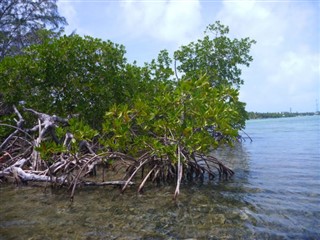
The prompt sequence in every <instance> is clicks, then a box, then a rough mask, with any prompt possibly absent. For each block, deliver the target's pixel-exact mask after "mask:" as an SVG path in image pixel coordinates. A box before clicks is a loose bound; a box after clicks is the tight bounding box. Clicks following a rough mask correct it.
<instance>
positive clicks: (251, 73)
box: [218, 1, 319, 111]
mask: <svg viewBox="0 0 320 240" xmlns="http://www.w3.org/2000/svg"><path fill="white" fill-rule="evenodd" d="M316 11H317V10H316V9H313V6H312V5H311V4H308V3H297V4H292V3H290V2H274V3H270V2H269V3H266V2H261V1H244V2H233V1H224V2H223V6H222V8H221V10H220V12H219V13H218V18H219V19H221V21H222V22H223V23H224V24H226V25H229V26H230V30H231V34H233V35H235V36H236V37H246V36H249V37H250V38H252V39H255V40H257V44H256V46H254V47H253V48H252V55H253V57H254V62H253V64H252V65H251V67H250V69H248V70H245V71H244V73H245V74H244V75H243V77H244V80H245V86H243V88H242V89H241V97H242V99H243V101H245V102H247V103H248V110H256V111H282V110H288V109H289V108H290V107H292V108H293V109H297V110H298V111H306V110H314V109H313V107H314V106H313V105H314V101H315V99H316V98H317V97H319V95H318V94H319V47H317V46H319V45H315V43H314V42H315V41H314V39H316V38H317V35H316V33H317V30H316V29H319V23H316V19H317V16H316ZM318 34H319V33H318Z"/></svg>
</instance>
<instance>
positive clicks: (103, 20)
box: [58, 0, 320, 112]
mask: <svg viewBox="0 0 320 240" xmlns="http://www.w3.org/2000/svg"><path fill="white" fill-rule="evenodd" d="M58 7H59V12H60V14H61V15H62V16H64V17H66V18H67V21H68V23H69V25H68V26H67V27H66V32H67V33H71V32H72V31H74V30H76V33H78V34H80V35H90V36H93V37H97V38H102V39H103V40H107V39H110V40H111V41H113V42H116V43H120V44H123V45H124V46H125V47H126V50H127V56H126V57H127V59H128V61H129V62H132V61H133V60H137V61H138V64H141V65H142V64H143V63H144V62H149V61H150V60H151V59H153V58H156V57H157V55H158V53H159V51H160V50H162V49H167V50H168V51H169V52H170V53H171V54H173V52H174V51H175V50H177V49H178V48H179V46H181V45H182V44H187V43H189V42H191V41H195V40H197V39H198V38H200V37H202V36H203V31H204V30H205V27H206V26H207V25H208V24H211V23H214V22H215V21H217V20H220V21H221V23H222V24H224V25H227V26H229V28H230V37H232V38H234V37H236V38H242V37H250V38H251V39H254V40H256V41H257V44H256V45H254V46H253V48H252V52H251V54H252V56H253V57H254V61H253V63H252V64H251V66H250V67H249V68H247V69H244V70H243V79H244V81H245V84H244V85H243V86H242V87H241V90H240V96H241V100H242V101H244V102H246V103H247V110H248V111H259V112H278V111H290V109H291V110H292V111H293V112H296V111H298V112H306V111H315V110H316V102H317V101H318V102H319V108H320V1H319V0H313V1H312V0H310V1H308V0H302V1H299V0H298V1H295V0H291V1H290V0H274V1H273V0H264V1H263V0H259V1H258V0H257V1H254V0H243V1H236V0H232V1H230V0H224V1H220V0H202V1H201V0H180V1H179V0H154V1H152V0H149V1H142V0H140V1H138V0H136V1H134V0H133V1H121V0H119V1H110V0H109V1H108V0H97V1H95V0H84V1H80V0H59V1H58ZM171 56H172V55H171Z"/></svg>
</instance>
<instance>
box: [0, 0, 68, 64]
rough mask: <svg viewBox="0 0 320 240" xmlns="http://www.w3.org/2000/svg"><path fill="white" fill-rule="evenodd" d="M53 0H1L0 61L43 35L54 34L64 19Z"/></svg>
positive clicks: (59, 29) (39, 39) (60, 28)
mask: <svg viewBox="0 0 320 240" xmlns="http://www.w3.org/2000/svg"><path fill="white" fill-rule="evenodd" d="M56 2H57V0H46V1H43V0H33V1H25V0H1V4H0V60H1V59H3V58H4V57H5V56H13V55H18V54H21V53H22V52H23V49H24V48H25V47H27V46H30V45H32V44H36V43H40V42H41V41H42V39H43V38H44V37H47V36H50V37H52V36H56V35H57V33H58V32H60V31H61V30H62V29H63V28H62V27H63V26H64V25H66V24H67V22H66V19H65V18H64V17H61V16H60V15H59V13H58V10H57V5H56Z"/></svg>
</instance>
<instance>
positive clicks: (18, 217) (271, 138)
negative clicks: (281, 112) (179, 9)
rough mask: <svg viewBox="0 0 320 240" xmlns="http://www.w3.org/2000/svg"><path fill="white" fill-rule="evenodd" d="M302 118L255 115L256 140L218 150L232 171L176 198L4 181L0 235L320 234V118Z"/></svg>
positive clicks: (151, 190) (251, 128)
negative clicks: (72, 196) (69, 190)
mask: <svg viewBox="0 0 320 240" xmlns="http://www.w3.org/2000/svg"><path fill="white" fill-rule="evenodd" d="M298 120H299V121H298ZM298 120H295V121H294V119H290V120H287V121H284V120H269V121H260V122H259V121H249V122H248V127H247V130H246V131H247V133H249V134H250V136H251V137H252V138H253V140H254V142H253V143H249V142H246V143H244V144H242V145H237V146H235V148H234V149H230V148H224V149H219V150H218V151H215V152H213V155H214V156H218V157H219V158H220V159H226V160H227V162H228V164H227V165H228V166H231V167H232V168H233V169H234V170H235V172H236V175H235V176H234V177H233V179H232V180H229V181H222V182H218V181H216V182H208V183H207V182H206V183H203V184H200V183H197V184H184V185H183V186H182V189H181V195H180V196H179V198H178V201H176V202H174V201H173V200H172V196H173V195H172V194H173V192H174V187H170V186H163V187H161V188H155V187H151V186H150V187H147V188H146V191H145V193H144V194H143V195H137V194H136V192H135V189H134V188H133V189H129V191H126V192H125V194H120V191H119V189H117V188H112V187H104V188H84V189H81V190H80V191H78V192H77V194H76V196H75V202H73V203H72V204H71V203H70V202H69V201H68V200H69V199H68V194H67V193H65V192H64V191H65V190H59V191H51V190H50V189H47V190H45V191H44V189H43V188H34V187H19V188H15V187H14V186H1V188H0V194H1V195H0V201H1V205H0V239H28V238H29V239H185V238H195V239H320V231H319V229H320V209H319V206H320V202H319V201H320V200H319V199H320V184H319V182H320V176H319V169H320V168H319V152H318V149H317V148H315V146H317V144H318V143H319V133H315V132H314V131H312V129H314V130H315V129H317V126H319V125H317V122H318V121H314V120H313V121H312V120H310V119H307V120H305V119H298ZM302 120H304V121H309V122H308V124H306V123H301V121H302ZM316 120H319V119H316ZM312 124H313V125H312ZM281 129H284V130H283V131H282V130H281ZM297 138H298V139H297ZM301 139H303V141H301ZM310 146H314V147H310Z"/></svg>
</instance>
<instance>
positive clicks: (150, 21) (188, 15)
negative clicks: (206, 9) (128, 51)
mask: <svg viewBox="0 0 320 240" xmlns="http://www.w3.org/2000/svg"><path fill="white" fill-rule="evenodd" d="M121 7H122V10H123V13H122V16H124V17H125V23H126V26H127V29H128V32H130V35H131V36H132V37H134V38H139V37H143V36H144V37H145V36H148V37H151V38H153V39H155V40H158V41H167V42H176V43H177V44H181V43H186V42H188V41H190V39H192V40H193V39H194V34H195V33H196V32H197V31H198V28H199V26H200V24H201V11H200V2H199V1H188V2H184V1H171V0H166V1H157V2H149V1H147V2H145V1H143V2H134V1H126V2H122V3H121Z"/></svg>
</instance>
